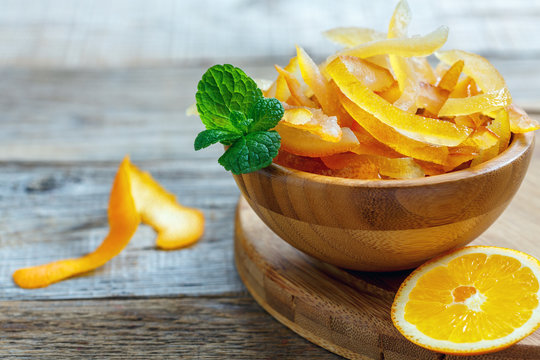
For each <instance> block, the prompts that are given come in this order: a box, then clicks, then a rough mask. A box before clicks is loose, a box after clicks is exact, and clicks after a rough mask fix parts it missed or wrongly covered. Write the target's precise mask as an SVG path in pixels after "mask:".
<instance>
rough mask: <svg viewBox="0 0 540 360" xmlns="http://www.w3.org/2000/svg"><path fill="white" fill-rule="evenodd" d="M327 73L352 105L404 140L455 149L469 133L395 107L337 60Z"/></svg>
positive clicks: (445, 122) (462, 127) (467, 129)
mask: <svg viewBox="0 0 540 360" xmlns="http://www.w3.org/2000/svg"><path fill="white" fill-rule="evenodd" d="M327 70H328V72H329V74H330V75H331V76H332V79H334V81H335V82H336V84H337V85H338V87H339V88H340V90H341V91H342V92H343V94H345V95H346V96H347V97H348V98H349V99H351V100H352V101H353V102H354V103H355V104H356V105H358V106H359V107H361V108H362V109H363V110H365V111H366V112H368V113H370V114H372V115H373V116H375V117H376V118H377V119H379V120H380V121H381V122H383V123H384V124H386V125H388V126H391V127H393V128H394V129H395V130H397V131H399V132H400V133H402V134H403V135H406V136H407V137H410V138H412V139H415V140H418V141H423V142H427V143H430V144H433V145H443V146H456V145H459V144H460V143H461V142H463V141H464V140H465V139H466V138H467V137H468V136H469V135H470V134H471V132H472V130H471V129H469V128H468V127H465V126H458V125H455V124H453V123H451V122H448V121H442V120H437V119H430V118H425V117H422V116H418V115H415V114H410V113H408V112H405V111H403V110H401V109H398V108H396V107H395V106H393V105H392V104H390V103H388V102H387V101H386V100H384V99H383V98H381V97H380V96H378V95H377V94H375V93H373V92H372V91H371V90H369V88H367V87H366V86H365V85H364V84H362V82H360V81H358V79H356V77H355V76H354V75H353V74H352V73H351V72H350V70H349V69H348V68H347V64H346V63H344V62H343V61H342V59H341V57H339V58H336V59H335V60H334V61H332V62H331V63H330V64H329V65H328V69H327ZM349 113H350V112H349ZM351 115H352V114H351ZM353 117H354V116H353ZM368 131H369V130H368ZM374 136H375V135H374ZM375 137H376V136H375Z"/></svg>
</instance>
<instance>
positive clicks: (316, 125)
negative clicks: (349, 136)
mask: <svg viewBox="0 0 540 360" xmlns="http://www.w3.org/2000/svg"><path fill="white" fill-rule="evenodd" d="M281 122H282V124H283V125H287V126H291V127H295V128H298V129H302V130H306V131H309V132H310V133H313V134H316V135H318V136H320V137H321V139H323V140H325V141H330V142H338V141H339V140H341V136H342V130H341V127H340V126H339V125H338V123H337V118H336V117H335V116H327V115H325V114H324V113H323V112H322V110H321V109H308V108H294V107H293V108H291V107H286V108H285V114H284V115H283V119H282V120H281Z"/></svg>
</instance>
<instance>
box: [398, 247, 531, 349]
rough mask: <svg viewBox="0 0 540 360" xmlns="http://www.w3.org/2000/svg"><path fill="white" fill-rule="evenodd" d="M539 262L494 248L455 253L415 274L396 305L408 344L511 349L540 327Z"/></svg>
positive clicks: (429, 346)
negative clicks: (511, 346)
mask: <svg viewBox="0 0 540 360" xmlns="http://www.w3.org/2000/svg"><path fill="white" fill-rule="evenodd" d="M539 277H540V262H539V261H538V260H537V259H535V258H533V257H532V256H530V255H527V254H525V253H522V252H520V251H517V250H512V249H504V248H498V247H492V246H470V247H465V248H461V249H457V250H454V251H451V252H450V253H447V254H445V255H442V256H441V257H438V258H436V259H433V260H431V261H428V262H427V263H425V264H424V265H422V266H420V267H419V268H418V269H416V270H415V271H413V272H412V273H411V274H410V275H409V277H407V279H406V280H405V281H404V282H403V284H402V285H401V287H400V288H399V290H398V292H397V294H396V297H395V299H394V303H393V304H392V321H393V323H394V325H395V327H396V328H397V329H398V330H399V331H400V332H401V333H402V334H403V335H404V336H405V337H406V338H407V339H408V340H410V341H412V342H413V343H415V344H417V345H420V346H422V347H424V348H427V349H430V350H433V351H438V352H442V353H446V354H455V355H476V354H485V353H490V352H495V351H499V350H502V349H504V348H507V347H509V346H510V345H512V344H514V343H516V342H518V341H519V340H521V339H523V338H524V337H526V336H527V335H529V334H531V333H532V332H534V331H535V330H536V329H537V328H538V327H539V326H540V306H539V298H540V287H539V283H538V278H539Z"/></svg>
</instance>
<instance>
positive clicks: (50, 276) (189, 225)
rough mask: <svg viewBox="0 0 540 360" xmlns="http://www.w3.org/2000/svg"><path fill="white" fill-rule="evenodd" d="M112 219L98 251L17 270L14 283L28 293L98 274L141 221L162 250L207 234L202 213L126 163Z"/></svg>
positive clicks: (113, 194)
mask: <svg viewBox="0 0 540 360" xmlns="http://www.w3.org/2000/svg"><path fill="white" fill-rule="evenodd" d="M108 218H109V233H108V234H107V236H106V237H105V239H104V240H103V242H102V243H101V245H100V246H99V247H98V248H97V249H96V250H94V251H93V252H91V253H89V254H87V255H85V256H82V257H80V258H74V259H65V260H59V261H54V262H51V263H48V264H43V265H38V266H32V267H28V268H23V269H19V270H17V271H15V272H14V273H13V280H14V281H15V283H16V284H17V285H18V286H20V287H22V288H25V289H34V288H41V287H46V286H49V285H50V284H53V283H55V282H58V281H61V280H64V279H67V278H69V277H72V276H75V275H78V274H82V273H85V272H88V271H91V270H94V269H96V268H98V267H100V266H102V265H104V264H105V263H107V262H108V261H109V260H111V259H112V258H113V257H115V256H116V255H118V254H119V253H120V252H121V251H122V250H123V249H124V248H125V247H126V245H127V244H128V243H129V241H130V239H131V238H132V236H133V235H134V234H135V231H136V230H137V227H138V226H139V223H140V222H141V221H142V222H144V223H146V224H148V225H150V226H152V227H153V228H154V229H155V230H156V231H157V234H158V236H157V246H158V247H159V248H162V249H175V248H181V247H185V246H189V245H191V244H193V243H195V242H196V241H197V240H198V239H199V238H200V237H201V236H202V234H203V231H204V217H203V214H202V213H201V212H200V211H199V210H196V209H192V208H187V207H183V206H181V205H180V204H178V203H177V202H176V199H175V197H174V195H172V194H170V193H168V192H167V191H166V190H165V189H163V188H162V187H161V186H160V185H159V184H158V183H157V182H156V181H155V180H154V179H153V178H152V177H151V176H150V174H148V173H145V172H142V171H140V170H139V169H137V168H136V167H135V166H134V165H132V164H131V163H130V161H129V158H128V157H126V158H125V159H124V160H123V161H122V163H121V165H120V167H119V169H118V172H117V174H116V177H115V179H114V182H113V186H112V189H111V195H110V198H109V209H108Z"/></svg>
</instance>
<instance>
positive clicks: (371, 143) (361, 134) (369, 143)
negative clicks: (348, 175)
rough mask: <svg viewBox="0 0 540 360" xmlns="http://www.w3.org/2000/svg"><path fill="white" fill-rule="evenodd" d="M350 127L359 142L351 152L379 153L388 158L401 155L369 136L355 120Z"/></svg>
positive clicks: (362, 153)
mask: <svg viewBox="0 0 540 360" xmlns="http://www.w3.org/2000/svg"><path fill="white" fill-rule="evenodd" d="M351 129H352V131H353V132H354V135H356V138H357V139H358V142H359V144H358V145H357V146H355V147H354V148H353V149H352V150H351V152H353V153H355V154H358V155H379V156H386V157H389V158H399V157H403V155H402V154H400V153H398V152H397V151H395V150H394V149H392V148H391V147H389V146H388V145H386V144H384V143H382V142H380V141H378V140H377V139H375V138H374V137H373V136H371V134H370V133H368V132H367V131H366V130H365V129H364V128H363V127H361V126H360V125H359V124H358V123H357V122H355V123H354V125H353V126H352V127H351Z"/></svg>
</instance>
